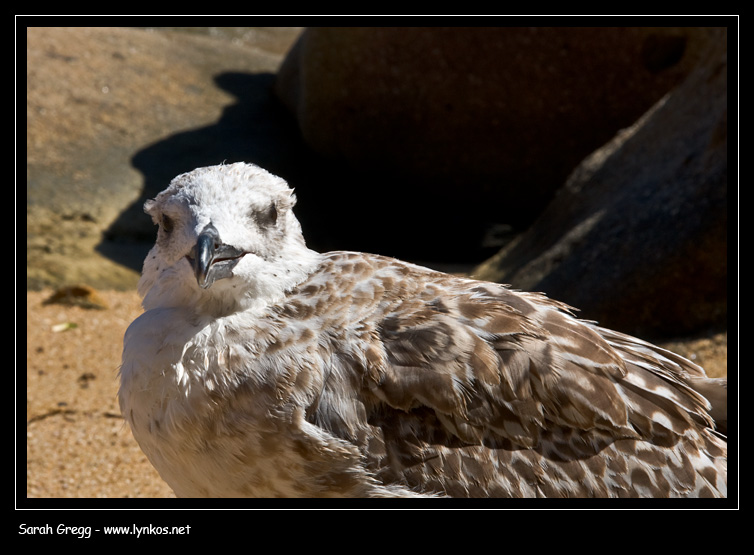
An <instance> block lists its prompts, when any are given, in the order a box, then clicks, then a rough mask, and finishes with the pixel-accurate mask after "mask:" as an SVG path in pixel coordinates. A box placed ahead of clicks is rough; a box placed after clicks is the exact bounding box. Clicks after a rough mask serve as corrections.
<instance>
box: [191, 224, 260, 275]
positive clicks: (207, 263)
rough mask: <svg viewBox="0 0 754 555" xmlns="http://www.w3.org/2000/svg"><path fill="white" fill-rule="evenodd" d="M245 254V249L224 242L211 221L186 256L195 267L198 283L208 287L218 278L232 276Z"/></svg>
mask: <svg viewBox="0 0 754 555" xmlns="http://www.w3.org/2000/svg"><path fill="white" fill-rule="evenodd" d="M244 254H246V253H245V251H244V250H242V249H239V248H236V247H233V246H231V245H226V244H224V243H223V242H222V240H221V239H220V233H219V232H218V231H217V228H216V227H215V226H214V225H212V224H211V223H210V224H207V225H206V226H205V227H204V229H203V230H202V232H201V233H200V234H199V237H198V238H197V240H196V244H195V245H194V247H193V248H192V249H191V252H190V253H189V255H188V256H187V257H186V258H188V261H189V263H191V266H192V268H193V269H194V275H195V276H196V283H198V284H199V287H201V288H202V289H207V288H208V287H210V286H211V285H212V284H213V283H214V282H215V281H217V280H218V279H224V278H229V277H231V276H232V275H233V268H234V267H235V266H236V264H238V261H239V260H241V257H243V255H244Z"/></svg>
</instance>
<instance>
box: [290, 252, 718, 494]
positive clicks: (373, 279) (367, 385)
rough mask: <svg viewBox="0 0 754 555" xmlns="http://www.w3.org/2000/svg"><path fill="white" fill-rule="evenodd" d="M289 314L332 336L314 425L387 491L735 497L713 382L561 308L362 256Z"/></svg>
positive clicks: (343, 259) (311, 288)
mask: <svg viewBox="0 0 754 555" xmlns="http://www.w3.org/2000/svg"><path fill="white" fill-rule="evenodd" d="M297 293H298V294H297ZM291 299H292V300H294V302H292V303H291V304H290V305H289V306H288V308H286V309H284V310H287V311H288V312H289V313H288V314H287V316H294V315H295V316H296V317H301V316H302V314H303V313H304V312H307V311H309V312H307V313H308V314H311V315H315V314H316V315H317V316H316V317H317V318H318V319H319V320H318V326H320V327H321V329H323V330H328V331H327V332H326V333H325V334H324V336H323V337H320V338H319V343H320V345H321V346H322V347H321V349H322V352H324V353H327V354H326V355H325V357H326V358H327V359H328V361H329V363H328V364H326V366H327V368H328V370H327V372H328V377H327V379H326V380H325V383H324V386H323V389H322V393H321V395H320V396H319V397H318V399H317V400H316V402H315V403H313V404H312V405H311V406H310V407H309V409H308V414H307V418H308V419H309V421H311V422H313V423H315V424H316V425H317V426H319V427H321V428H323V429H324V430H326V431H327V432H329V433H332V434H334V435H336V436H338V437H342V438H345V439H348V440H349V441H351V442H353V443H354V444H356V445H358V447H359V448H360V449H361V451H362V452H363V455H364V457H365V459H366V461H367V467H368V468H369V470H370V471H371V472H373V473H374V474H375V476H377V477H378V478H379V479H380V480H381V481H382V482H384V483H386V484H390V483H393V484H398V485H403V486H406V487H408V488H410V489H413V490H416V491H423V492H434V493H438V494H447V495H452V496H529V497H536V496H654V497H667V496H680V495H691V494H695V495H700V496H721V495H725V494H726V472H725V469H726V464H727V462H726V457H727V444H726V442H725V440H724V439H722V438H720V437H719V435H717V434H716V433H715V432H714V431H713V429H712V428H713V425H714V424H713V422H712V420H711V418H710V416H709V413H708V408H709V406H708V402H707V400H706V399H705V398H704V397H702V395H700V394H699V393H698V392H697V391H696V390H695V388H694V380H695V379H703V378H704V374H703V372H702V371H701V370H700V369H699V368H698V367H696V366H695V365H693V364H692V363H690V362H689V361H687V360H685V359H683V358H681V357H679V356H677V355H674V354H672V353H669V352H667V351H664V350H662V349H660V348H658V347H655V346H653V345H650V344H648V343H645V342H642V341H640V340H637V339H635V338H632V337H628V336H626V335H623V334H619V333H617V332H613V331H610V330H605V329H603V328H600V327H598V326H596V325H594V324H592V323H589V322H585V321H581V320H578V319H576V318H574V317H573V316H572V315H571V314H570V311H569V308H568V307H566V306H565V305H563V304H561V303H557V302H555V301H552V300H549V299H548V298H546V297H545V296H542V295H539V294H529V293H522V292H515V291H511V290H509V289H507V288H505V287H503V286H499V285H496V284H490V283H483V282H477V281H472V280H468V279H462V278H458V277H453V276H448V275H446V274H441V273H437V272H432V271H430V270H427V269H424V268H420V267H417V266H413V265H410V264H406V263H402V262H399V261H396V260H392V259H388V258H383V257H379V256H374V255H364V254H356V253H331V254H329V255H327V257H326V261H325V263H324V264H323V266H322V268H321V269H320V271H319V272H318V275H317V277H316V278H314V279H313V280H309V281H307V282H305V283H304V284H302V285H301V286H300V287H299V288H298V290H297V291H294V293H293V295H292V296H291ZM304 307H306V308H304ZM291 311H292V312H291ZM334 330H340V331H334Z"/></svg>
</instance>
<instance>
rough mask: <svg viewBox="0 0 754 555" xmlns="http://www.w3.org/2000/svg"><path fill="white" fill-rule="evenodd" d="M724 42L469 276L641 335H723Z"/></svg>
mask: <svg viewBox="0 0 754 555" xmlns="http://www.w3.org/2000/svg"><path fill="white" fill-rule="evenodd" d="M726 40H727V34H726V33H725V31H720V30H718V31H717V33H716V36H715V40H713V41H711V43H710V46H709V47H708V50H707V51H706V52H705V54H704V55H703V57H702V60H701V62H700V64H699V66H698V67H697V68H696V69H695V70H694V71H693V73H691V75H690V76H689V77H688V78H687V79H686V80H685V81H684V82H683V84H682V85H680V86H679V87H678V88H677V89H675V90H673V91H672V92H670V93H669V94H667V95H666V96H664V97H663V98H662V100H660V101H659V102H657V103H656V104H655V106H654V107H653V108H652V109H651V110H649V111H648V112H647V113H646V114H645V115H644V116H643V117H642V118H641V119H640V120H639V121H638V122H636V123H635V124H634V125H633V126H632V127H630V128H629V129H626V130H625V131H623V132H621V133H619V134H618V135H617V136H616V137H615V138H614V139H613V140H612V141H610V142H609V143H608V144H607V145H605V146H604V147H602V148H600V149H598V150H597V151H595V152H594V153H593V154H592V155H591V156H589V157H588V158H587V159H586V160H584V161H583V162H582V163H581V164H580V165H579V167H578V168H577V169H576V170H575V171H574V172H573V174H572V175H571V176H570V178H569V179H568V181H567V183H566V184H565V186H564V187H563V188H562V189H561V190H560V191H559V192H558V194H557V196H556V198H555V199H554V200H553V201H552V203H551V204H550V205H549V206H548V208H547V209H546V210H545V212H544V213H543V214H542V216H541V217H540V218H539V219H538V220H537V221H536V223H535V224H534V225H533V226H532V227H531V228H530V229H529V230H528V231H527V232H526V233H524V234H523V235H521V236H519V237H518V238H517V239H516V240H514V241H513V242H512V243H511V244H509V245H508V246H507V247H506V248H504V249H503V250H502V251H500V252H499V253H498V254H497V255H496V256H494V257H493V258H491V259H490V260H488V261H487V262H486V263H484V264H483V265H482V266H480V267H479V268H477V270H476V271H475V272H474V273H475V275H476V276H477V277H480V278H484V279H490V280H494V281H500V282H506V283H511V284H513V285H514V286H515V287H518V288H522V289H526V290H535V291H545V292H547V294H549V295H551V296H553V297H555V298H558V299H560V300H563V301H565V302H568V303H570V304H572V305H573V306H576V307H578V308H580V309H581V311H582V312H581V314H582V316H584V317H586V318H590V319H596V320H598V321H600V322H601V323H603V324H605V325H607V326H610V327H614V328H617V329H622V330H624V331H628V332H632V333H639V334H644V335H654V336H657V335H680V334H684V333H689V332H694V331H698V330H700V329H702V328H705V327H708V326H711V325H720V324H724V322H725V318H726V313H727V185H728V168H727V58H726V56H727V49H726Z"/></svg>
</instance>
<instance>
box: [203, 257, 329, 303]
mask: <svg viewBox="0 0 754 555" xmlns="http://www.w3.org/2000/svg"><path fill="white" fill-rule="evenodd" d="M321 261H322V255H321V254H319V253H317V252H315V251H312V250H310V249H308V248H306V247H302V248H300V249H296V252H293V253H287V254H286V256H281V257H280V258H278V259H277V260H273V261H267V262H265V263H264V264H262V265H260V266H258V267H257V268H255V271H254V272H253V274H252V275H250V276H248V278H247V279H245V280H243V281H242V282H241V281H240V280H233V279H230V280H221V281H218V282H216V283H215V284H214V285H213V286H212V287H211V288H210V289H207V290H202V291H199V292H198V293H199V294H200V298H199V299H198V302H197V303H196V305H195V306H196V307H197V309H198V310H200V311H202V312H204V313H205V314H208V315H212V316H215V317H218V316H227V315H229V314H233V313H237V312H244V313H247V314H249V315H253V314H262V313H263V312H265V311H266V310H267V308H268V307H269V306H272V305H276V304H279V303H281V302H283V301H284V300H285V297H286V295H287V294H288V293H289V292H290V291H291V290H292V289H294V288H295V287H296V286H298V285H299V284H301V283H302V282H304V281H305V280H307V279H308V278H309V276H310V275H311V273H312V272H314V271H315V270H316V268H317V267H318V266H319V264H320V263H321ZM239 282H240V283H239Z"/></svg>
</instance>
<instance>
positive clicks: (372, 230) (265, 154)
mask: <svg viewBox="0 0 754 555" xmlns="http://www.w3.org/2000/svg"><path fill="white" fill-rule="evenodd" d="M274 81H275V75H274V74H271V73H261V74H243V73H224V74H220V75H218V76H217V77H216V78H215V82H216V84H217V86H219V87H221V88H222V89H224V90H226V91H229V92H231V93H232V94H233V95H234V96H235V97H236V98H237V102H235V103H234V104H232V105H230V106H228V107H227V108H226V109H225V110H224V112H223V114H222V116H221V117H220V119H219V120H218V121H217V122H216V123H215V124H213V125H210V126H207V127H202V128H199V129H194V130H191V131H185V132H181V133H176V134H174V135H171V136H169V137H166V138H165V139H163V140H160V141H158V142H156V143H154V144H151V145H148V146H146V147H145V148H143V149H142V150H140V151H139V152H138V153H137V154H136V155H134V157H133V158H132V164H133V166H134V168H136V169H138V170H139V171H140V172H141V173H142V174H143V176H144V190H143V192H142V194H141V196H140V197H139V198H138V199H137V200H136V201H134V202H133V203H132V204H131V205H130V206H129V207H127V208H126V209H125V210H124V211H123V212H122V213H121V215H120V216H119V217H118V219H117V220H116V221H115V222H113V223H112V224H111V225H110V227H109V228H108V229H107V230H106V232H105V233H104V238H103V240H102V241H101V242H100V243H99V245H98V246H97V251H98V252H99V253H100V254H102V255H104V256H107V257H108V258H110V259H111V260H114V261H115V262H118V263H120V264H122V265H124V266H127V267H129V268H133V269H134V270H137V271H140V270H141V265H142V262H143V260H144V257H145V256H146V254H147V252H148V251H149V249H150V248H151V246H152V244H153V243H154V238H155V236H156V228H155V226H154V225H153V224H152V221H151V219H150V218H149V217H148V216H147V215H146V214H144V211H143V206H144V202H145V201H146V200H147V199H149V198H154V196H155V195H157V194H158V193H159V192H160V191H162V190H163V189H164V188H165V187H166V186H167V185H168V183H169V182H170V180H171V179H173V178H174V177H175V176H176V175H179V174H181V173H183V172H186V171H190V170H192V169H194V168H197V167H201V166H208V165H214V164H220V163H223V162H225V163H232V162H239V161H244V162H251V163H254V164H257V165H259V166H262V167H263V168H265V169H267V170H268V171H270V172H272V173H274V174H276V175H279V176H281V177H282V178H283V179H285V180H286V181H287V182H288V183H289V185H291V186H292V187H293V188H294V189H295V190H296V196H297V197H298V204H297V206H296V208H295V212H296V216H297V217H298V219H299V221H300V222H301V226H302V228H303V231H304V237H306V241H307V244H308V245H309V246H310V248H313V249H314V250H317V251H320V252H324V251H328V250H338V249H343V250H360V251H370V252H377V253H380V254H386V255H389V256H396V257H399V258H408V259H416V258H419V259H420V260H432V259H433V260H437V261H441V260H451V259H452V260H457V258H458V256H459V255H460V256H461V257H463V255H465V254H468V253H475V250H474V248H469V237H470V235H471V231H473V230H472V228H473V222H466V224H465V225H464V226H455V225H448V222H447V221H444V220H443V218H441V217H438V214H442V211H441V209H439V208H437V207H435V206H434V205H433V204H432V197H433V196H432V195H426V194H422V192H421V189H415V188H413V187H412V186H411V181H410V176H401V175H396V172H392V173H391V172H388V171H386V170H383V169H381V168H379V167H374V168H371V167H370V168H368V169H363V168H362V169H358V170H357V169H354V168H352V167H349V166H348V164H347V163H346V162H344V161H342V160H330V159H326V158H323V157H321V156H319V155H317V154H316V153H315V152H313V151H312V150H311V149H310V148H309V147H308V146H307V145H306V144H305V143H304V141H303V139H302V137H301V134H300V131H299V128H298V125H297V123H296V121H295V119H294V118H293V116H292V115H291V114H290V113H289V112H288V110H287V109H286V108H285V107H284V106H283V104H282V103H281V102H280V101H279V100H278V99H277V97H276V96H275V94H274V92H273V89H272V87H273V84H274ZM456 212H457V213H462V212H463V211H462V210H456ZM470 230H471V231H470ZM459 253H460V254H459ZM481 259H483V258H478V260H481Z"/></svg>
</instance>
